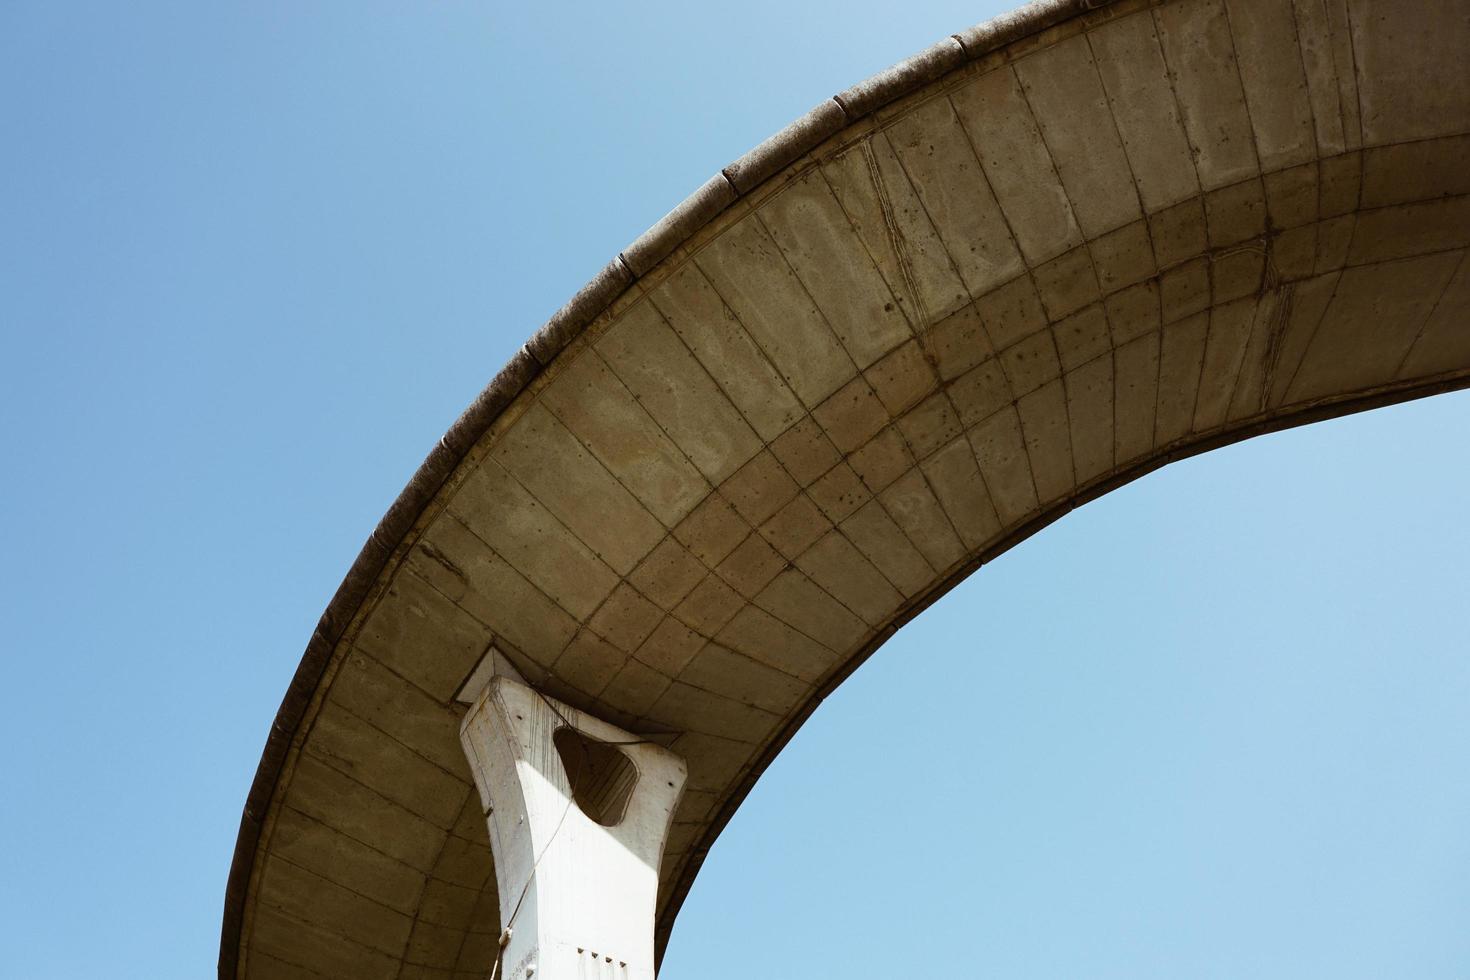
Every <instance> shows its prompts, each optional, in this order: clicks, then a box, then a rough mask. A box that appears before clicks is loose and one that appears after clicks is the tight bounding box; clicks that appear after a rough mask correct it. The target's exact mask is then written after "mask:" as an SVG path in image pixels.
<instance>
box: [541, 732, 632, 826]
mask: <svg viewBox="0 0 1470 980" xmlns="http://www.w3.org/2000/svg"><path fill="white" fill-rule="evenodd" d="M551 740H552V743H553V744H555V745H556V754H557V755H559V756H561V764H562V768H563V769H565V770H566V773H567V781H568V782H570V783H571V784H572V799H574V800H576V801H577V806H579V807H581V808H582V812H583V813H585V814H587V816H589V817H591V818H592V819H593V820H596V821H597V822H598V823H600V824H602V825H603V826H604V827H615V826H617V825H618V824H619V823H621V822H622V820H623V816H624V814H626V813H627V812H628V801H629V800H631V799H632V798H633V787H634V786H636V785H637V784H638V770H637V768H636V767H634V765H633V763H631V762H629V761H628V757H627V756H625V755H623V753H622V752H620V751H618V749H617V747H616V746H613V745H609V744H608V743H606V742H599V741H597V740H596V739H595V738H588V737H587V736H586V735H583V734H582V733H581V732H579V731H577V730H576V729H575V728H558V729H557V730H556V733H555V734H554V735H552V736H551Z"/></svg>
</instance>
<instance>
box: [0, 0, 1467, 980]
mask: <svg viewBox="0 0 1470 980" xmlns="http://www.w3.org/2000/svg"><path fill="white" fill-rule="evenodd" d="M999 10H1000V7H998V6H997V5H995V4H978V5H977V4H961V3H941V2H919V0H912V2H908V3H903V4H894V3H887V4H873V5H864V4H861V3H855V2H852V0H842V2H836V0H821V2H807V3H790V2H782V3H776V2H769V0H752V2H747V3H742V4H738V5H734V6H731V5H729V4H718V5H717V4H692V3H689V2H688V0H682V2H659V3H651V2H641V3H638V4H597V5H593V4H582V5H577V4H530V3H520V4H508V3H501V4H490V3H467V2H451V0H443V2H436V3H405V2H394V3H380V2H363V0H353V2H350V3H349V2H339V3H335V2H326V0H311V2H306V3H301V2H290V3H287V2H283V0H257V2H251V3H234V4H228V3H214V4H202V3H198V2H182V0H181V2H177V3H163V2H143V0H138V2H131V3H117V2H112V0H109V2H95V3H85V2H70V3H58V2H54V0H44V2H32V0H5V2H4V3H3V4H0V341H3V347H0V351H3V355H0V372H3V374H0V378H3V381H0V446H3V451H4V457H3V458H4V464H3V465H4V477H5V478H4V482H3V487H4V489H3V491H0V499H3V507H0V533H3V539H4V541H5V543H6V545H7V550H8V553H9V555H10V558H9V560H7V561H5V562H4V563H3V564H0V626H3V630H0V658H3V660H0V662H3V666H4V681H5V682H4V684H3V685H0V977H6V978H10V977H14V978H17V980H22V978H24V980H30V978H97V977H109V978H113V977H116V978H148V980H174V978H179V980H183V978H188V980H197V978H199V977H204V976H208V975H210V974H211V973H212V971H213V969H214V962H215V958H216V954H217V949H218V941H219V923H220V912H221V904H222V895H223V890H224V885H225V878H226V873H227V870H228V867H229V862H230V857H231V853H232V849H233V846H234V840H235V833H236V829H237V827H238V821H239V814H240V809H241V806H242V804H243V802H244V798H245V792H246V789H247V788H248V786H249V784H250V780H251V777H252V775H253V773H254V770H255V765H256V761H257V760H258V758H259V754H260V750H261V747H262V746H263V744H264V741H265V736H266V731H267V728H268V726H269V723H270V720H271V717H272V715H273V714H274V712H275V709H276V706H277V704H278V703H279V700H280V697H281V695H282V694H283V692H284V691H285V689H286V685H287V683H288V681H289V679H290V676H291V673H292V671H293V670H294V668H295V665H296V663H297V660H298V659H299V657H300V654H301V651H302V649H303V648H304V646H305V644H306V640H307V638H308V636H309V635H310V633H311V630H312V627H313V625H314V624H315V621H316V619H317V617H318V616H319V615H320V613H321V610H322V608H323V607H324V606H325V604H326V602H327V600H328V598H329V597H330V596H331V594H332V593H333V591H334V590H335V589H336V587H337V584H338V582H339V581H340V579H341V576H342V575H343V573H344V572H345V571H346V570H347V567H348V565H349V564H350V563H351V561H352V559H353V557H354V556H355V555H356V553H357V550H358V548H359V546H360V545H361V543H362V541H363V540H364V538H365V537H366V535H367V534H368V532H369V531H370V530H371V528H372V527H373V525H374V524H375V523H376V521H377V519H378V518H379V517H380V516H381V514H382V513H383V511H384V510H385V509H386V507H387V506H388V504H389V503H390V502H391V501H392V500H393V498H394V497H395V496H396V495H397V494H398V492H399V490H400V489H401V488H402V486H403V484H404V483H405V481H406V480H407V478H408V477H409V475H410V474H411V473H412V472H413V470H414V468H415V467H416V466H417V465H418V463H419V462H420V460H421V459H422V458H423V456H424V454H425V453H426V452H427V451H428V449H429V448H430V446H431V445H432V444H433V442H434V440H435V439H437V438H438V436H439V435H440V434H441V433H442V432H443V431H444V429H445V428H446V427H447V426H448V425H449V423H450V422H451V421H453V419H454V417H455V416H456V415H457V414H458V413H459V411H460V410H461V409H462V408H463V407H464V406H465V405H466V404H468V402H469V401H470V400H471V398H472V397H473V396H474V395H475V393H476V392H477V391H478V390H479V388H480V387H481V386H482V385H483V384H484V383H485V382H486V381H488V380H489V378H490V377H491V376H492V375H493V374H494V373H495V371H496V370H497V369H498V368H499V367H500V366H501V365H502V364H503V363H504V362H505V361H506V360H507V359H508V357H509V356H510V355H511V353H512V352H513V351H514V349H515V348H516V347H517V345H519V344H520V343H521V342H522V341H523V340H524V339H525V338H526V337H527V336H528V335H529V334H530V333H531V332H532V331H533V330H534V329H535V328H536V327H537V326H538V325H539V324H540V323H541V322H542V321H543V320H544V319H545V317H546V316H547V315H548V314H549V313H550V312H551V311H552V310H554V309H555V308H556V307H557V306H559V305H560V304H561V303H562V302H563V301H564V300H565V299H566V298H567V297H568V296H569V295H570V294H571V293H572V292H573V291H575V289H576V288H577V287H578V286H580V285H581V284H582V283H583V282H584V281H585V280H586V279H587V277H589V276H590V275H591V274H592V273H593V272H594V271H596V270H597V269H598V268H599V267H600V266H601V265H602V263H603V262H605V261H606V260H607V259H608V258H609V257H611V256H612V255H613V254H614V253H615V252H616V251H617V250H618V249H619V248H621V247H622V246H623V245H624V244H626V243H627V242H628V241H630V240H631V239H632V238H634V237H635V236H636V235H637V234H638V233H639V232H641V231H642V230H643V229H644V228H645V227H647V226H648V225H649V224H651V223H652V222H653V221H654V220H655V219H657V218H658V217H659V216H660V215H661V214H663V213H664V212H665V211H666V210H667V209H668V208H670V207H671V206H673V205H674V204H675V203H677V202H678V201H679V200H680V199H681V198H683V197H684V196H685V195H686V194H687V193H688V192H689V191H691V190H693V189H694V188H695V187H697V186H698V185H699V184H700V183H702V182H703V181H704V180H705V179H706V178H707V177H708V176H709V175H711V174H713V173H714V172H716V171H717V170H718V169H719V168H720V166H722V165H723V164H725V163H727V162H728V161H730V160H731V159H733V158H735V157H736V156H738V155H739V154H740V153H742V152H744V151H745V150H746V149H748V148H750V147H751V146H753V145H754V144H756V143H757V142H759V141H760V140H761V139H762V138H764V137H765V136H767V135H768V134H770V133H771V132H773V131H775V130H776V129H778V128H779V127H780V126H782V125H784V124H785V123H786V122H787V121H789V120H790V119H791V118H793V117H794V116H796V115H797V114H799V113H801V112H802V111H804V110H805V109H807V108H808V107H810V106H811V105H812V104H814V103H816V102H818V101H820V100H821V99H822V98H824V97H826V96H827V95H830V94H831V93H832V92H834V91H837V90H840V89H841V88H844V87H846V86H847V85H849V84H851V83H853V82H855V81H857V80H859V79H861V78H863V77H865V76H867V75H869V74H871V73H872V72H874V71H877V70H879V69H881V68H883V67H885V66H886V65H888V64H890V63H891V62H893V61H896V60H898V59H899V58H902V57H904V56H906V55H908V54H910V53H912V52H914V51H916V50H918V49H920V48H921V47H923V46H925V45H927V44H929V43H931V42H932V41H934V40H935V39H937V38H940V37H943V36H944V35H946V34H948V33H950V32H952V31H955V30H958V29H960V28H961V27H964V26H966V25H968V24H970V23H974V22H976V21H980V20H983V19H986V18H987V17H989V16H991V15H992V14H994V13H996V12H998V11H999ZM1467 447H1470V396H1467V395H1465V394H1460V395H1451V396H1444V397H1441V398H1438V399H1431V400H1429V401H1426V402H1420V403H1416V404H1412V405H1407V406H1402V407H1398V408H1394V409H1388V410H1383V411H1379V412H1376V413H1370V414H1368V415H1365V416H1361V417H1358V418H1355V419H1348V420H1344V421H1339V422H1335V423H1330V424H1323V425H1318V426H1314V427H1311V428H1308V429H1304V430H1298V431H1294V432H1290V433H1284V434H1280V435H1276V436H1271V437H1267V438H1264V439H1259V440H1256V441H1254V442H1251V443H1248V444H1245V445H1241V446H1237V447H1233V448H1230V449H1226V450H1222V451H1219V452H1216V453H1213V454H1211V455H1209V456H1206V457H1203V458H1200V459H1196V460H1192V461H1189V462H1186V463H1182V464H1178V465H1176V466H1173V467H1171V468H1169V469H1167V470H1164V471H1162V472H1159V473H1157V474H1155V475H1152V476H1150V477H1148V478H1146V479H1144V480H1143V481H1141V482H1139V483H1136V484H1134V485H1132V486H1130V487H1127V488H1125V489H1123V490H1121V491H1118V492H1116V493H1114V494H1112V495H1110V496H1108V497H1106V498H1104V499H1103V500H1101V501H1099V502H1096V503H1094V504H1091V505H1089V506H1088V507H1086V508H1085V509H1083V510H1081V511H1079V512H1077V513H1075V514H1073V515H1072V516H1070V517H1068V518H1067V519H1065V520H1064V521H1062V522H1060V523H1059V524H1057V525H1054V526H1053V527H1051V528H1050V529H1048V530H1047V531H1045V532H1043V533H1042V534H1041V535H1039V536H1037V537H1035V538H1033V539H1031V540H1030V541H1028V542H1026V543H1025V544H1023V545H1022V546H1021V547H1019V548H1017V549H1015V550H1014V551H1013V552H1011V553H1009V554H1007V555H1006V556H1004V557H1003V558H1001V559H1000V560H998V561H996V562H995V563H994V564H993V565H990V566H987V567H986V568H984V569H982V570H981V571H980V572H979V573H978V574H977V575H975V576H974V577H972V578H971V579H970V580H969V581H968V582H967V583H966V584H965V585H964V586H962V587H961V588H959V589H957V590H956V591H955V592H954V593H952V594H951V595H950V596H949V597H947V598H946V599H945V600H944V601H943V602H941V603H940V604H939V605H938V606H937V607H935V608H934V609H932V610H930V611H929V612H928V613H926V614H925V615H924V616H923V617H922V618H921V619H920V620H919V621H918V622H916V623H915V624H913V625H911V626H910V627H908V628H907V629H905V630H904V631H903V632H902V633H900V634H899V635H898V637H897V638H895V639H894V640H893V641H892V642H891V643H889V644H888V646H887V647H886V648H884V649H883V650H882V651H881V652H880V653H879V654H878V655H877V656H876V657H875V658H874V659H873V660H872V661H871V662H870V663H869V664H868V665H867V666H865V667H863V668H862V669H861V670H860V671H859V672H858V673H857V675H856V676H855V677H854V678H853V679H852V680H850V681H849V682H848V683H847V685H846V686H845V687H844V688H842V689H841V690H840V691H839V692H838V693H837V694H836V695H835V696H834V697H833V698H831V699H830V700H829V701H828V703H826V704H825V705H823V706H822V708H821V709H820V710H819V711H818V712H817V714H816V716H815V717H814V719H813V720H812V721H811V722H810V723H809V724H808V726H807V727H806V729H805V730H803V732H802V733H801V734H800V735H799V736H798V737H797V738H796V740H795V741H794V742H793V743H792V744H791V746H790V747H789V748H788V749H787V750H786V752H785V754H784V755H783V756H782V757H781V758H780V759H779V760H778V761H777V762H776V764H775V765H774V766H773V767H772V768H771V769H770V771H769V772H768V774H767V775H766V776H765V779H764V780H763V782H762V783H761V784H760V785H759V786H758V787H757V789H756V791H755V792H754V793H753V794H752V795H751V797H750V798H749V800H748V802H747V803H746V805H745V808H744V809H743V810H742V811H741V812H740V814H739V815H738V816H737V817H736V818H735V819H734V821H733V822H732V823H731V824H730V826H729V828H728V830H727V831H726V833H725V835H724V837H723V838H722V839H721V840H720V842H719V843H718V845H717V846H716V847H715V849H714V851H713V852H712V854H711V856H710V859H709V861H708V863H707V864H706V866H705V870H704V873H703V875H702V876H701V877H700V879H699V881H698V882H697V884H696V885H695V887H694V890H693V892H692V893H691V895H690V897H689V900H688V902H687V904H686V905H685V907H684V911H683V913H682V915H681V917H680V921H679V925H678V927H677V928H676V930H675V933H674V939H673V942H672V944H671V946H670V948H669V952H668V956H667V959H666V962H665V970H664V973H663V976H664V978H665V980H724V978H731V980H733V978H737V977H738V978H742V980H744V978H748V977H751V976H760V977H769V978H777V980H780V978H811V977H829V976H843V977H852V978H890V977H909V976H914V977H918V976H926V977H971V976H973V977H996V978H1033V977H1034V978H1051V977H1057V978H1062V977H1066V978H1073V977H1109V978H1112V977H1117V978H1125V977H1126V978H1139V977H1148V978H1152V977H1157V978H1177V977H1200V978H1214V977H1219V978H1240V977H1261V978H1302V977H1331V978H1334V980H1344V978H1382V977H1414V978H1441V977H1444V978H1448V977H1464V976H1466V975H1467V973H1470V929H1466V927H1465V924H1466V922H1467V921H1470V829H1467V828H1470V780H1467V779H1466V778H1465V774H1466V772H1467V769H1470V713H1467V707H1466V706H1467V704H1470V656H1467V653H1470V649H1467V648H1470V643H1467V635H1470V628H1467V627H1470V623H1467V620H1470V616H1467V611H1466V606H1467V598H1470V589H1467V575H1466V571H1465V556H1466V555H1467V554H1470V527H1467V521H1466V511H1465V501H1466V499H1467V491H1466V487H1467V483H1470V458H1467V452H1466V449H1467Z"/></svg>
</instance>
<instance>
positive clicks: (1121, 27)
mask: <svg viewBox="0 0 1470 980" xmlns="http://www.w3.org/2000/svg"><path fill="white" fill-rule="evenodd" d="M1087 38H1088V42H1089V44H1090V46H1091V48H1092V53H1093V56H1094V58H1095V59H1096V64H1097V70H1098V74H1099V76H1100V77H1101V79H1102V82H1103V88H1104V90H1105V91H1106V93H1107V97H1108V104H1109V106H1110V108H1111V109H1112V116H1113V119H1114V121H1115V122H1116V124H1117V127H1118V133H1119V135H1120V136H1121V137H1122V140H1123V148H1124V151H1125V153H1126V154H1127V156H1128V162H1129V164H1130V165H1131V168H1132V171H1133V175H1134V178H1135V180H1136V181H1137V187H1138V196H1139V197H1140V198H1141V199H1142V201H1143V206H1144V209H1145V210H1147V211H1149V212H1154V211H1160V210H1162V209H1164V208H1166V207H1169V206H1170V205H1174V204H1178V203H1179V202H1180V201H1184V200H1186V199H1188V198H1190V197H1193V196H1194V195H1195V194H1198V193H1199V179H1198V177H1197V176H1196V174H1195V168H1194V159H1193V155H1192V154H1191V152H1190V148H1189V142H1188V138H1187V137H1186V135H1185V132H1184V123H1183V121H1182V120H1181V119H1180V116H1179V106H1178V102H1177V100H1176V99H1175V96H1174V89H1173V87H1172V86H1171V85H1170V83H1169V76H1168V69H1167V67H1166V66H1165V64H1164V55H1163V50H1162V48H1161V47H1160V45H1159V40H1158V36H1157V33H1156V31H1155V28H1154V21H1153V15H1152V14H1151V13H1150V12H1149V11H1147V10H1145V11H1143V12H1141V13H1136V14H1129V15H1128V16H1126V17H1120V18H1118V19H1117V20H1115V21H1111V22H1109V23H1107V24H1104V25H1102V26H1100V27H1098V28H1097V29H1096V30H1093V31H1091V32H1089V33H1088V34H1087Z"/></svg>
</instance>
